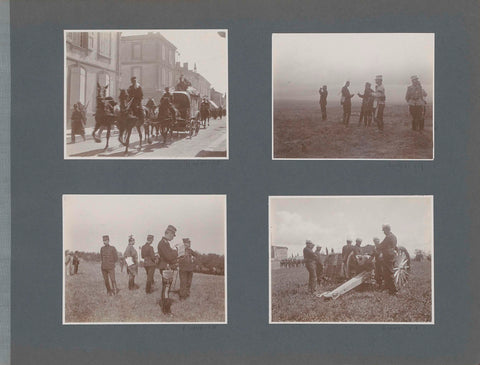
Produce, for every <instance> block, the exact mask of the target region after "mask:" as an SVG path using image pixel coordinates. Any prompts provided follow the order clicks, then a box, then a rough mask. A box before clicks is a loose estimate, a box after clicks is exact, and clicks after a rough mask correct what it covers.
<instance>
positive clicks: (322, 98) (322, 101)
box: [318, 85, 328, 120]
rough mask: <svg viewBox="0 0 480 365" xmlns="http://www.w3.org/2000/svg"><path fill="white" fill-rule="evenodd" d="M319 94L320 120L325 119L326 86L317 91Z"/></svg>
mask: <svg viewBox="0 0 480 365" xmlns="http://www.w3.org/2000/svg"><path fill="white" fill-rule="evenodd" d="M318 93H319V94H320V109H321V110H322V120H326V119H327V96H328V91H327V85H323V86H322V87H321V88H320V90H318Z"/></svg>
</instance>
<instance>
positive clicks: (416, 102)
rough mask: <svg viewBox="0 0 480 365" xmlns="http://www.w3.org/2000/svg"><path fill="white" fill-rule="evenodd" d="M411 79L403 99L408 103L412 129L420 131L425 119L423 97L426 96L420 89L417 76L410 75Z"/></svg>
mask: <svg viewBox="0 0 480 365" xmlns="http://www.w3.org/2000/svg"><path fill="white" fill-rule="evenodd" d="M411 80H412V85H410V86H409V87H408V89H407V94H406V95H405V100H406V101H407V103H408V109H409V111H410V115H411V116H412V129H413V130H414V131H421V130H423V124H424V121H425V119H424V118H425V105H426V104H427V102H426V101H425V99H424V97H426V96H427V93H426V92H425V90H423V89H422V85H421V84H420V81H419V80H418V76H416V75H414V76H412V77H411Z"/></svg>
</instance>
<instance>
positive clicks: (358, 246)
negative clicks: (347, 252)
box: [353, 238, 362, 255]
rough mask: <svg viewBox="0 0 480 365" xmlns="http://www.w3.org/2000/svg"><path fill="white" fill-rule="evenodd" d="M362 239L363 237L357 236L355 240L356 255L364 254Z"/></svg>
mask: <svg viewBox="0 0 480 365" xmlns="http://www.w3.org/2000/svg"><path fill="white" fill-rule="evenodd" d="M361 246H362V239H361V238H357V239H356V240H355V246H353V252H354V255H361V254H362V247H361Z"/></svg>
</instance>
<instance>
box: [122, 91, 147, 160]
mask: <svg viewBox="0 0 480 365" xmlns="http://www.w3.org/2000/svg"><path fill="white" fill-rule="evenodd" d="M127 99H128V95H127V92H126V91H125V90H124V89H121V90H120V95H119V96H118V100H119V101H120V113H119V115H118V117H117V125H118V129H119V131H120V134H119V135H118V140H119V142H120V143H121V144H122V145H124V146H125V154H128V146H129V145H130V136H131V134H132V129H133V127H135V128H137V132H138V136H139V138H140V146H139V148H138V149H139V150H140V149H141V148H142V130H141V128H140V127H141V126H142V125H143V123H144V121H145V117H146V111H145V109H144V108H143V107H141V109H139V110H138V111H136V113H137V115H135V114H134V112H132V110H131V108H130V105H131V103H132V101H131V100H130V101H129V102H128V101H127ZM145 134H147V132H146V133H145ZM148 139H149V140H150V138H148Z"/></svg>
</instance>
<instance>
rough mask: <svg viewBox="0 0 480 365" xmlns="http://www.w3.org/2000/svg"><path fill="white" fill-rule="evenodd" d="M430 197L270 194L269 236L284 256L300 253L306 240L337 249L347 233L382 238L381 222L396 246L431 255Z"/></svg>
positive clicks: (365, 239)
mask: <svg viewBox="0 0 480 365" xmlns="http://www.w3.org/2000/svg"><path fill="white" fill-rule="evenodd" d="M432 214H433V198H431V197H420V196H415V197H406V196H402V197H272V198H271V200H270V225H271V226H270V235H271V243H272V244H273V245H275V246H287V247H288V248H289V250H288V254H289V256H291V255H292V254H297V253H298V254H300V255H303V253H302V252H303V248H304V247H305V241H306V240H307V239H309V240H312V241H313V243H314V244H315V245H320V246H322V247H323V248H322V251H324V249H325V247H328V249H329V250H330V249H331V248H333V249H334V250H335V252H337V253H339V252H341V249H342V247H343V245H345V244H346V239H347V237H350V238H352V240H353V241H354V242H353V244H355V239H356V238H357V237H359V238H362V239H363V242H362V245H367V244H373V237H378V238H380V240H383V238H384V237H385V235H384V233H383V232H382V224H390V225H391V227H392V232H393V233H394V234H395V235H396V236H397V239H398V245H400V246H404V247H405V248H407V250H408V252H409V253H410V254H411V255H413V253H414V250H415V249H421V250H424V251H427V252H432V253H433V249H432V248H433V228H432V222H433V220H432Z"/></svg>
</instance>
